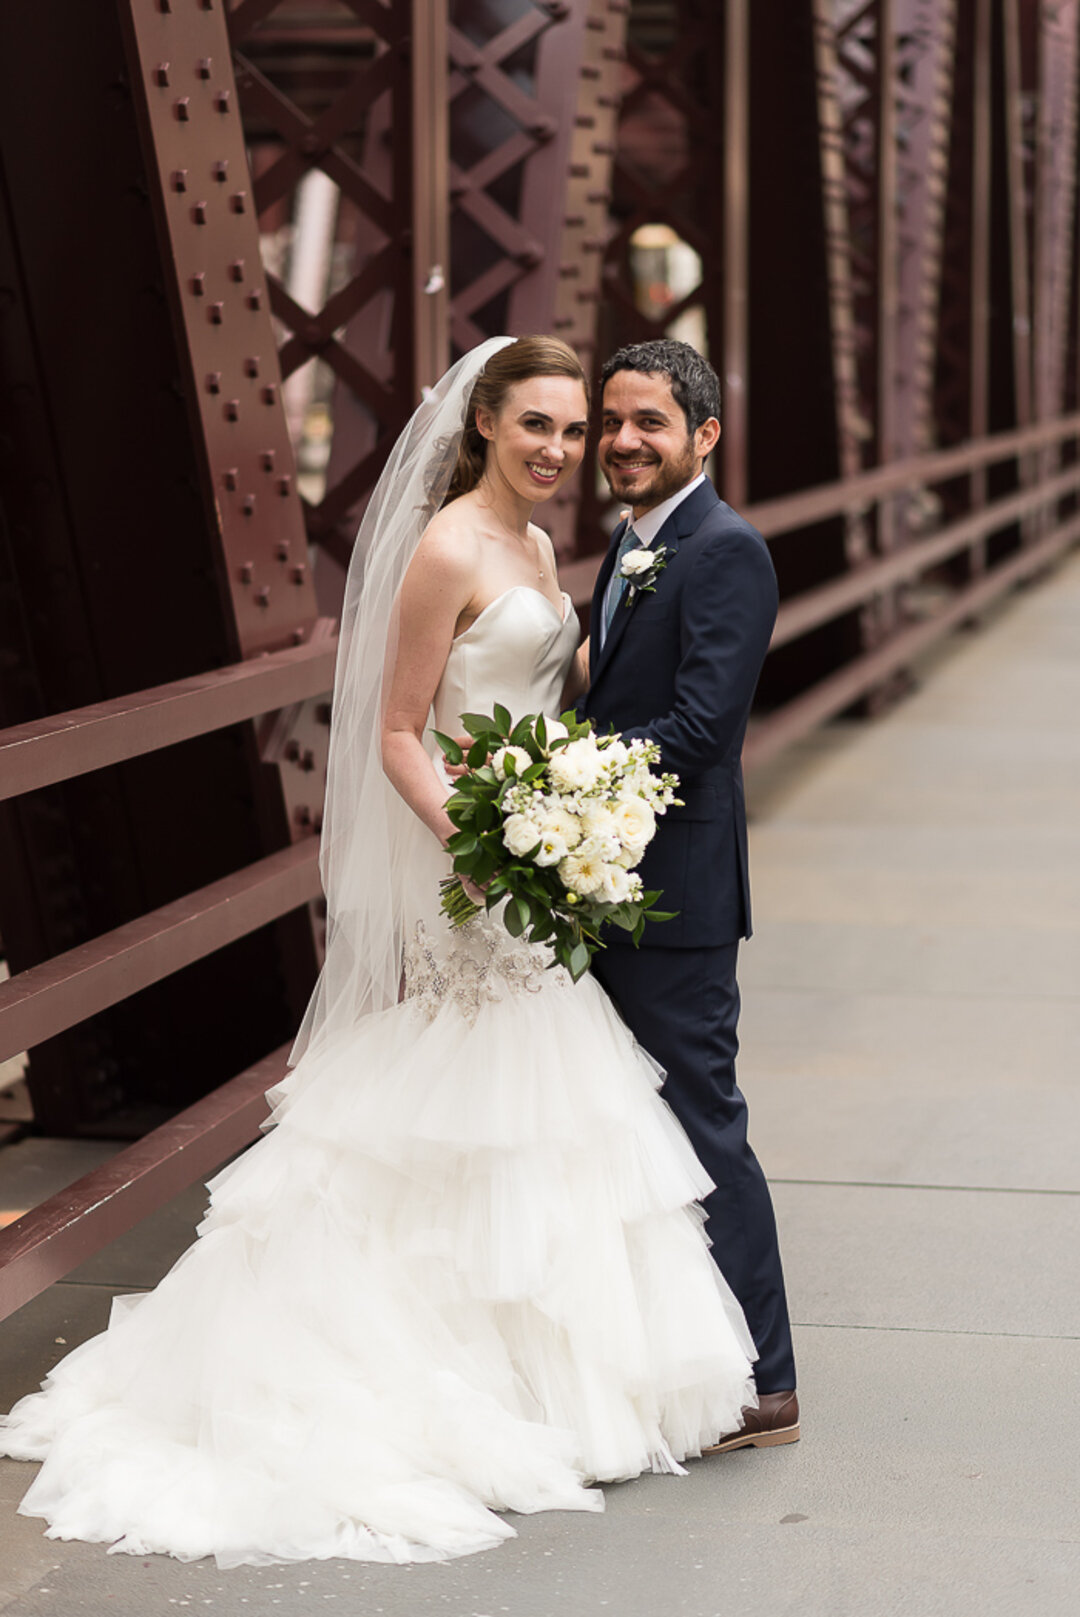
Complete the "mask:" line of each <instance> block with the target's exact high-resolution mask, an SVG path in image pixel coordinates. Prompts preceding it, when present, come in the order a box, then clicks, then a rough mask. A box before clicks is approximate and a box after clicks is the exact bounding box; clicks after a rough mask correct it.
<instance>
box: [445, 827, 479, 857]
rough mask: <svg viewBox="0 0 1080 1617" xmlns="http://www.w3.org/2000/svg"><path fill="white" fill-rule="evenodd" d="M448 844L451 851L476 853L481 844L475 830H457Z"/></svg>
mask: <svg viewBox="0 0 1080 1617" xmlns="http://www.w3.org/2000/svg"><path fill="white" fill-rule="evenodd" d="M446 846H447V847H448V848H449V849H450V852H451V853H475V852H476V849H477V847H478V846H479V844H478V843H477V840H476V836H475V833H474V832H472V831H455V832H454V835H453V836H452V837H450V838H448V840H447V843H446Z"/></svg>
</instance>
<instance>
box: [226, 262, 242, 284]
mask: <svg viewBox="0 0 1080 1617" xmlns="http://www.w3.org/2000/svg"><path fill="white" fill-rule="evenodd" d="M229 279H230V281H242V280H243V279H244V260H243V259H242V258H234V259H233V261H232V263H231V264H230V265H229Z"/></svg>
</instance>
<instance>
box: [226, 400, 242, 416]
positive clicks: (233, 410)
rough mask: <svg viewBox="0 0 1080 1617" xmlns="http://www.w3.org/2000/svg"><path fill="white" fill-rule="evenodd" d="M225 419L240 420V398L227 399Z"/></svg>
mask: <svg viewBox="0 0 1080 1617" xmlns="http://www.w3.org/2000/svg"><path fill="white" fill-rule="evenodd" d="M225 419H226V421H239V419H240V400H239V399H226V400H225Z"/></svg>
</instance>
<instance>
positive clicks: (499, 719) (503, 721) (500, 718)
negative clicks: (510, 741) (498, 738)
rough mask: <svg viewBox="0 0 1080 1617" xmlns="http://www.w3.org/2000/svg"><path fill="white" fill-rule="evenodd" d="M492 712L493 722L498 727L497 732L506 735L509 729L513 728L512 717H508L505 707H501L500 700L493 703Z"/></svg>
mask: <svg viewBox="0 0 1080 1617" xmlns="http://www.w3.org/2000/svg"><path fill="white" fill-rule="evenodd" d="M494 713H495V723H496V724H497V725H498V727H499V734H500V735H504V736H508V735H509V734H510V731H511V730H512V729H513V725H514V721H513V719H512V718H511V717H510V715H509V713H508V712H507V710H506V708H504V707H503V705H502V703H501V702H496V703H495V708H494Z"/></svg>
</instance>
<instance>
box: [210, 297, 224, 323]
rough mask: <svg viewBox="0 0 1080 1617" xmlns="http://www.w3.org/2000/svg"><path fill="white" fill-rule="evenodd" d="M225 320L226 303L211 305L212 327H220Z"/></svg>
mask: <svg viewBox="0 0 1080 1617" xmlns="http://www.w3.org/2000/svg"><path fill="white" fill-rule="evenodd" d="M224 318H225V305H224V303H211V305H210V324H211V325H212V326H220V325H221V323H222V321H223V320H224Z"/></svg>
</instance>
